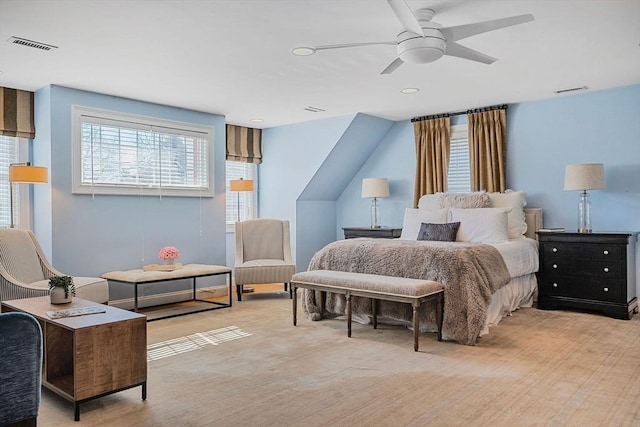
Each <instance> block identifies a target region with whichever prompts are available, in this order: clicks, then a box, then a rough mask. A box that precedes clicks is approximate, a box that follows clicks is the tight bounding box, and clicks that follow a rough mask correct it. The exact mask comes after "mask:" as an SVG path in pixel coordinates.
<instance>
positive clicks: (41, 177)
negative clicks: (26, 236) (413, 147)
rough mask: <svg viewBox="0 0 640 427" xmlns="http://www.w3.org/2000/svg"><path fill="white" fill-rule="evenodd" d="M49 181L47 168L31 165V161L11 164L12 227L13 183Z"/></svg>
mask: <svg viewBox="0 0 640 427" xmlns="http://www.w3.org/2000/svg"><path fill="white" fill-rule="evenodd" d="M46 182H48V177H47V168H45V167H43V166H31V163H29V162H26V163H12V164H10V165H9V199H10V200H9V205H10V206H11V228H14V227H15V224H14V223H13V204H14V202H13V184H20V183H24V184H42V183H46Z"/></svg>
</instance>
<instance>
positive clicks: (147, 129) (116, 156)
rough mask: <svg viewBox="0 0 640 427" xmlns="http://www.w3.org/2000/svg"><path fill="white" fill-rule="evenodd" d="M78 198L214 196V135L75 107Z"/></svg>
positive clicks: (206, 130)
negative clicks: (91, 195)
mask: <svg viewBox="0 0 640 427" xmlns="http://www.w3.org/2000/svg"><path fill="white" fill-rule="evenodd" d="M74 132H76V135H74V143H75V145H76V146H75V147H74V154H75V155H76V158H77V161H74V192H75V193H103V194H105V193H106V194H141V191H143V193H142V194H162V195H170V196H213V183H212V178H211V177H212V176H213V173H212V171H211V168H212V167H213V161H212V154H213V153H212V152H213V143H212V138H213V129H211V128H206V127H201V126H196V125H190V124H185V123H176V122H168V121H164V120H158V119H153V118H145V117H140V116H132V115H124V114H121V113H114V112H107V111H102V110H93V109H85V108H84V107H74Z"/></svg>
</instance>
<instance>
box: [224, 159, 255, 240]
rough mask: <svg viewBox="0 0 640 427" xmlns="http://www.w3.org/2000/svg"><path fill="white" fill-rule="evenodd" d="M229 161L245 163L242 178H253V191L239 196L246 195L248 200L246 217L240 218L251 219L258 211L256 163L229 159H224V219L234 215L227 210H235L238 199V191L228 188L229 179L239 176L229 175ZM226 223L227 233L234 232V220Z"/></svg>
mask: <svg viewBox="0 0 640 427" xmlns="http://www.w3.org/2000/svg"><path fill="white" fill-rule="evenodd" d="M229 163H241V164H243V165H246V168H247V174H246V175H244V176H243V177H242V178H244V179H252V180H253V191H252V192H250V193H248V192H247V193H244V194H241V195H240V197H241V198H242V197H247V198H248V202H249V206H248V212H247V217H246V218H245V217H242V219H253V218H256V216H257V213H258V191H257V190H258V165H257V164H255V163H242V162H232V161H230V160H227V161H225V191H226V196H227V197H226V200H227V203H226V204H225V220H226V218H228V217H229V216H231V217H235V216H237V214H236V215H233V214H235V212H233V214H232V215H228V214H227V213H228V211H229V209H231V210H234V211H235V210H237V200H238V193H237V192H236V191H231V190H229V181H231V179H238V178H240V177H239V176H230V174H229V173H227V171H228V169H227V165H228V164H229ZM229 201H231V204H232V206H229ZM226 224H227V227H226V229H227V233H234V232H235V221H226Z"/></svg>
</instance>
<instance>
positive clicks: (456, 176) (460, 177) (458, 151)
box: [447, 125, 471, 193]
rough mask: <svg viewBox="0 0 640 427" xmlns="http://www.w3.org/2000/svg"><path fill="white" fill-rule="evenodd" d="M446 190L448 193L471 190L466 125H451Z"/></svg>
mask: <svg viewBox="0 0 640 427" xmlns="http://www.w3.org/2000/svg"><path fill="white" fill-rule="evenodd" d="M447 191H448V192H450V193H469V192H470V191H471V168H470V165H469V136H468V134H467V125H457V126H451V151H450V154H449V171H448V174H447Z"/></svg>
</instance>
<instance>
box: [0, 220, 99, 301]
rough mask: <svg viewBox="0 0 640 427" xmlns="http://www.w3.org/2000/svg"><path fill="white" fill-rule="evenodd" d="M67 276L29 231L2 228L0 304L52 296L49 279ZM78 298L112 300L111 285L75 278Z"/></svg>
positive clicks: (0, 242)
mask: <svg viewBox="0 0 640 427" xmlns="http://www.w3.org/2000/svg"><path fill="white" fill-rule="evenodd" d="M53 276H66V275H65V274H63V273H61V272H59V271H58V270H56V269H55V268H53V266H51V264H49V261H47V258H46V257H45V255H44V252H43V251H42V248H41V247H40V244H39V243H38V241H37V240H36V237H35V236H34V235H33V233H32V232H31V231H29V230H20V229H17V228H4V229H0V301H7V300H12V299H20V298H31V297H38V296H44V295H49V278H51V277H53ZM73 283H74V285H75V288H76V296H77V297H79V298H83V299H86V300H89V301H93V302H98V303H106V302H107V301H109V284H108V283H107V281H106V280H105V279H102V278H96V277H74V278H73Z"/></svg>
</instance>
